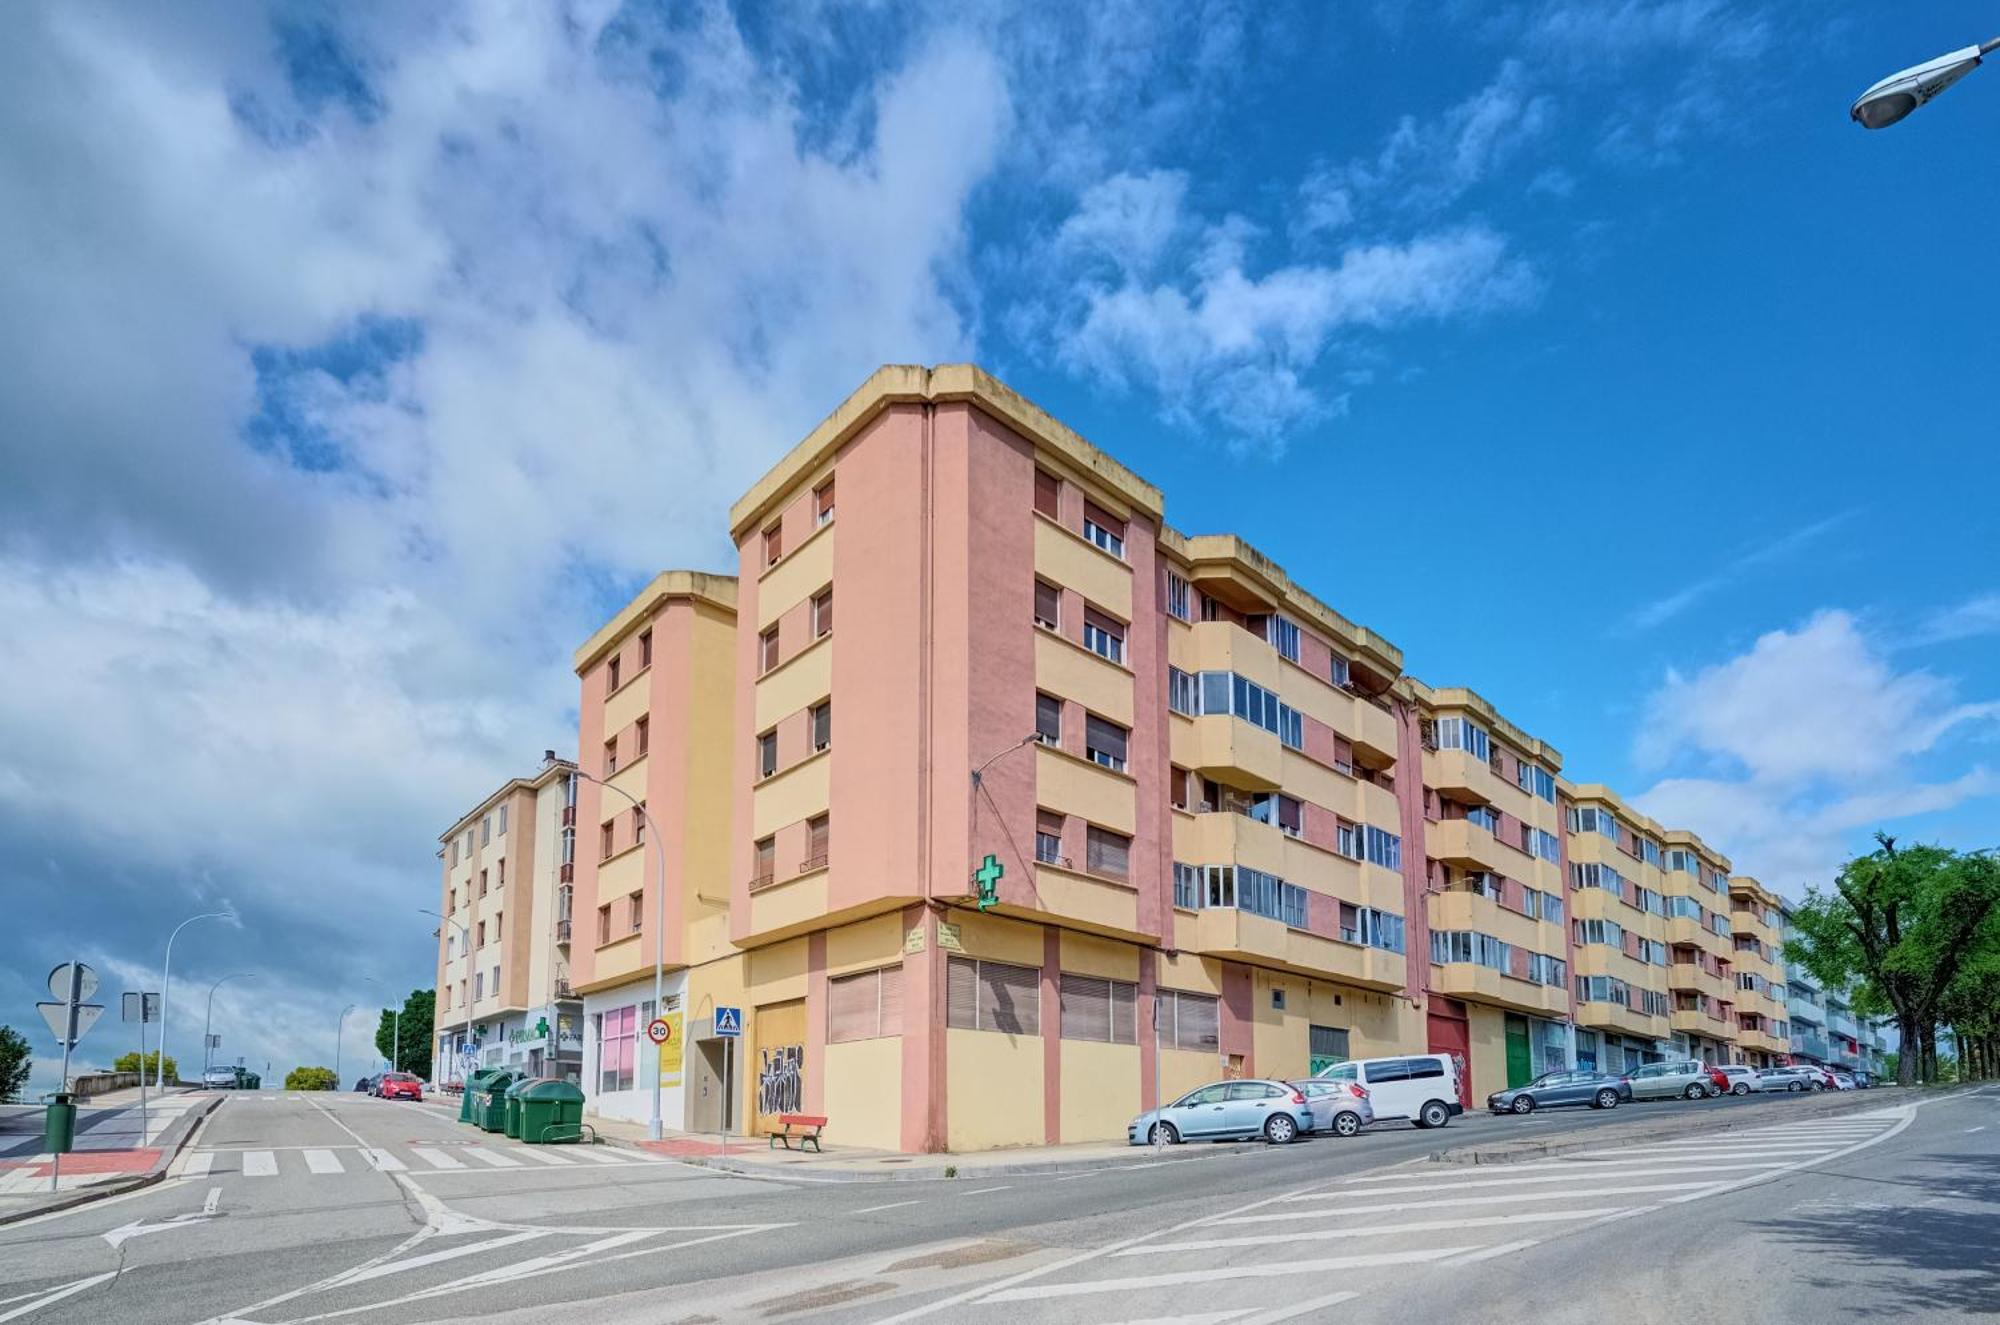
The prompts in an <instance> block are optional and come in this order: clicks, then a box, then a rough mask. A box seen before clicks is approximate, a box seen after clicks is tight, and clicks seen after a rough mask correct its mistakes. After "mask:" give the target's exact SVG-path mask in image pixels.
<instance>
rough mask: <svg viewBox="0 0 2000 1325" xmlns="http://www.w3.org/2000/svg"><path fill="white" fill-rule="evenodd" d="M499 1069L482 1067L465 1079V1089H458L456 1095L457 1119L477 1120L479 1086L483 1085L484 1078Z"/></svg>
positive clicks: (468, 1121)
mask: <svg viewBox="0 0 2000 1325" xmlns="http://www.w3.org/2000/svg"><path fill="white" fill-rule="evenodd" d="M499 1070H500V1069H499V1068H497V1067H482V1068H480V1069H479V1070H478V1071H477V1072H474V1073H473V1074H472V1075H471V1076H469V1077H467V1078H466V1079H465V1089H464V1090H462V1091H460V1092H459V1095H458V1120H459V1121H460V1122H462V1123H476V1122H478V1120H479V1114H478V1108H479V1091H480V1089H481V1087H483V1086H485V1084H486V1079H487V1078H488V1077H490V1076H492V1075H493V1074H494V1073H495V1072H498V1071H499Z"/></svg>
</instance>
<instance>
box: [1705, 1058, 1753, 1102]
mask: <svg viewBox="0 0 2000 1325" xmlns="http://www.w3.org/2000/svg"><path fill="white" fill-rule="evenodd" d="M1715 1075H1716V1076H1718V1077H1720V1078H1722V1082H1723V1085H1722V1089H1723V1091H1724V1092H1725V1093H1726V1094H1730V1095H1748V1094H1749V1093H1750V1092H1752V1091H1754V1090H1756V1089H1757V1069H1756V1068H1754V1067H1751V1066H1750V1065H1749V1064H1748V1063H1720V1064H1718V1065H1717V1066H1716V1069H1715Z"/></svg>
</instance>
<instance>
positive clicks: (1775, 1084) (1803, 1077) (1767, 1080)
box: [1756, 1067, 1819, 1092]
mask: <svg viewBox="0 0 2000 1325" xmlns="http://www.w3.org/2000/svg"><path fill="white" fill-rule="evenodd" d="M1818 1079H1819V1078H1818V1077H1816V1076H1814V1075H1813V1073H1812V1071H1811V1070H1810V1069H1808V1068H1804V1067H1767V1068H1764V1069H1763V1070H1762V1071H1760V1072H1758V1073H1757V1077H1756V1080H1757V1089H1758V1090H1763V1091H1772V1090H1783V1091H1793V1092H1797V1091H1805V1090H1816V1089H1818V1087H1816V1086H1814V1085H1813V1082H1815V1081H1817V1080H1818Z"/></svg>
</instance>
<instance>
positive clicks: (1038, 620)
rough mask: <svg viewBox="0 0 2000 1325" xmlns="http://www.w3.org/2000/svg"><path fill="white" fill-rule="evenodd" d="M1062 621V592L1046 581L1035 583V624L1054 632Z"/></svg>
mask: <svg viewBox="0 0 2000 1325" xmlns="http://www.w3.org/2000/svg"><path fill="white" fill-rule="evenodd" d="M1061 620H1062V590H1060V589H1058V588H1056V587H1055V586H1054V585H1053V584H1050V583H1048V582H1047V581H1046V580H1036V581H1035V624H1036V625H1038V626H1047V627H1048V628H1049V629H1050V630H1054V629H1055V628H1056V626H1057V624H1058V623H1060V622H1061Z"/></svg>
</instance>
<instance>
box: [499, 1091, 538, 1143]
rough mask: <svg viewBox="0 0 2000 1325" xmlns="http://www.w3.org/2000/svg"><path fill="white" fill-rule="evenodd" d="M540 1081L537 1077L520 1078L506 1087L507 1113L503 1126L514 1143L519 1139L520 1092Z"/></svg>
mask: <svg viewBox="0 0 2000 1325" xmlns="http://www.w3.org/2000/svg"><path fill="white" fill-rule="evenodd" d="M540 1079H541V1078H539V1077H520V1078H518V1079H517V1080H516V1081H515V1082H514V1084H513V1085H511V1086H509V1087H507V1094H506V1109H507V1112H506V1121H505V1124H504V1125H505V1128H506V1132H507V1135H508V1136H510V1137H512V1138H513V1139H514V1140H516V1141H519V1140H520V1139H521V1092H522V1091H523V1090H525V1089H526V1088H527V1087H529V1086H532V1085H534V1084H535V1082H537V1081H539V1080H540Z"/></svg>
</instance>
